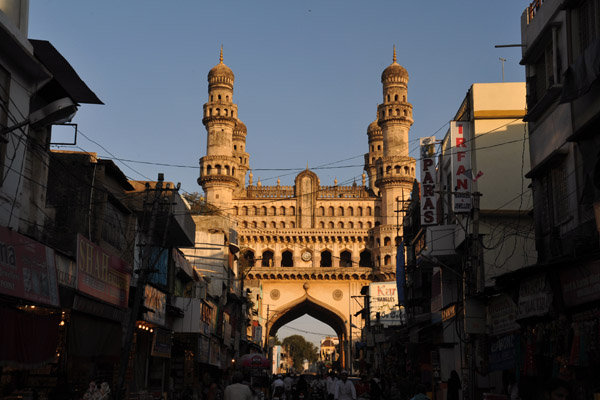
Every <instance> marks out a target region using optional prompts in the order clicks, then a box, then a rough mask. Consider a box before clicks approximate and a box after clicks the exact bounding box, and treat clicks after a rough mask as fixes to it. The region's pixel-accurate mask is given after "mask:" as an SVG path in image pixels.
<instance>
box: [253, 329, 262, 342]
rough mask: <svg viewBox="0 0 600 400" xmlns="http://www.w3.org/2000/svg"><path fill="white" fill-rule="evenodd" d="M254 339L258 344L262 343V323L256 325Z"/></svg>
mask: <svg viewBox="0 0 600 400" xmlns="http://www.w3.org/2000/svg"><path fill="white" fill-rule="evenodd" d="M252 341H253V342H254V343H258V344H261V343H262V325H257V326H255V327H254V337H253V339H252Z"/></svg>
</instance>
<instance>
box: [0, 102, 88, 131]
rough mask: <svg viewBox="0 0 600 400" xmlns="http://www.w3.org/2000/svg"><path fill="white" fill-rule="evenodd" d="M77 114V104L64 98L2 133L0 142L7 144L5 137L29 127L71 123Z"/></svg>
mask: <svg viewBox="0 0 600 400" xmlns="http://www.w3.org/2000/svg"><path fill="white" fill-rule="evenodd" d="M76 112H77V104H75V103H74V102H73V100H71V99H70V98H69V97H63V98H62V99H58V100H55V101H53V102H52V103H50V104H48V105H46V106H44V107H42V108H40V109H39V110H36V111H34V112H32V113H30V114H29V116H28V117H27V118H26V119H25V120H24V121H21V122H19V123H17V124H15V125H13V126H9V127H7V128H4V129H2V130H1V131H0V140H2V141H4V142H7V140H6V138H5V135H6V134H8V133H10V132H12V131H14V130H16V129H19V128H22V127H24V126H26V125H29V126H30V127H31V128H33V129H37V128H40V127H43V126H48V125H52V124H64V123H65V122H69V121H71V119H73V117H74V116H75V113H76Z"/></svg>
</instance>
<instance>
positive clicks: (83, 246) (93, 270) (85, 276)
mask: <svg viewBox="0 0 600 400" xmlns="http://www.w3.org/2000/svg"><path fill="white" fill-rule="evenodd" d="M130 279H131V268H130V267H129V265H128V264H127V263H126V262H125V261H123V260H121V259H120V258H119V257H116V256H113V255H111V254H109V253H108V252H106V251H104V250H103V249H102V248H101V247H99V246H97V245H96V244H94V243H92V242H90V241H89V240H87V239H86V238H84V237H83V236H81V235H77V288H78V289H79V291H80V292H82V293H86V294H89V295H90V296H92V297H95V298H97V299H100V300H103V301H106V302H107V303H111V304H114V305H116V306H119V307H123V308H127V301H128V296H129V281H130Z"/></svg>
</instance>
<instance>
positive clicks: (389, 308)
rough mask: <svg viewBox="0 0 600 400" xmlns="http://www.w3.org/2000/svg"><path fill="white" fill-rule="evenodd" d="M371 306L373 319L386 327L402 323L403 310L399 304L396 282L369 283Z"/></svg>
mask: <svg viewBox="0 0 600 400" xmlns="http://www.w3.org/2000/svg"><path fill="white" fill-rule="evenodd" d="M369 301H370V303H369V307H370V310H371V315H370V318H371V321H376V320H377V314H379V322H380V323H381V324H383V326H384V327H388V326H393V325H401V324H402V314H403V311H401V310H400V307H399V306H398V290H397V287H396V282H373V283H370V284H369Z"/></svg>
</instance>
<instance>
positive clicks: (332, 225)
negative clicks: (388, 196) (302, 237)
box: [241, 221, 379, 229]
mask: <svg viewBox="0 0 600 400" xmlns="http://www.w3.org/2000/svg"><path fill="white" fill-rule="evenodd" d="M241 225H242V228H271V229H275V228H281V229H284V228H295V227H296V223H295V222H294V221H291V222H285V221H280V222H277V221H270V222H267V221H261V222H257V221H242V223H241ZM377 225H379V222H376V223H375V226H377ZM318 227H319V228H321V229H325V228H329V229H335V228H338V229H345V228H349V229H354V228H358V229H364V228H367V229H371V228H372V227H373V223H372V222H371V221H367V222H364V223H363V222H362V221H358V222H356V223H355V222H353V221H350V222H346V223H344V222H342V221H339V222H338V223H337V224H336V223H335V222H333V221H329V222H327V223H326V222H324V221H321V222H319V224H318Z"/></svg>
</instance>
